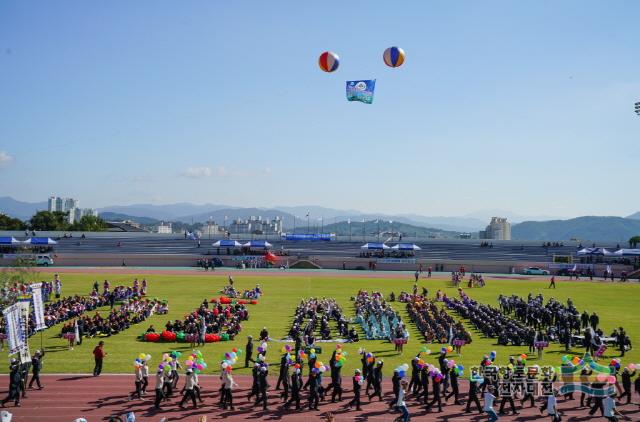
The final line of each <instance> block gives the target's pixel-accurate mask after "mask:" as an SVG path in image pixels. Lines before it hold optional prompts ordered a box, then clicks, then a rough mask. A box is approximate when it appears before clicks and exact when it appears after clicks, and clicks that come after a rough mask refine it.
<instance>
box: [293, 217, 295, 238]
mask: <svg viewBox="0 0 640 422" xmlns="http://www.w3.org/2000/svg"><path fill="white" fill-rule="evenodd" d="M293 234H296V216H295V215H294V216H293Z"/></svg>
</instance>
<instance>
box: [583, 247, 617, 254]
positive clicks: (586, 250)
mask: <svg viewBox="0 0 640 422" xmlns="http://www.w3.org/2000/svg"><path fill="white" fill-rule="evenodd" d="M577 254H578V256H585V255H586V256H621V255H620V254H618V253H617V251H616V252H611V251H609V250H608V249H605V248H584V249H580V250H579V251H578V253H577Z"/></svg>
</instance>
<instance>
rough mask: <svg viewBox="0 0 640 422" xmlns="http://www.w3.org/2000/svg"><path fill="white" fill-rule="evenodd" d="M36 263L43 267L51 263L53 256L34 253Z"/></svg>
mask: <svg viewBox="0 0 640 422" xmlns="http://www.w3.org/2000/svg"><path fill="white" fill-rule="evenodd" d="M36 265H38V266H43V267H48V266H49V265H53V258H51V256H49V255H36Z"/></svg>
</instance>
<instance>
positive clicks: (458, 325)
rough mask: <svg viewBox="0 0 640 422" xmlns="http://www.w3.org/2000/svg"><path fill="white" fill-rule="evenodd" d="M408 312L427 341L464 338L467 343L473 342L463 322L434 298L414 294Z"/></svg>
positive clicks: (449, 340)
mask: <svg viewBox="0 0 640 422" xmlns="http://www.w3.org/2000/svg"><path fill="white" fill-rule="evenodd" d="M407 313H408V314H409V318H411V321H412V322H413V323H414V324H416V327H417V328H418V330H419V331H420V333H422V335H423V336H424V339H425V341H426V342H427V343H448V344H452V343H453V340H454V339H459V340H464V342H465V344H469V343H471V334H470V333H469V332H468V331H467V330H466V329H465V328H464V325H463V324H462V322H460V321H456V320H455V319H453V317H451V316H450V315H449V314H448V313H447V312H446V311H445V310H444V309H442V308H439V307H438V306H437V305H436V303H435V302H434V301H433V300H430V299H428V298H426V297H424V296H414V297H413V298H412V300H411V301H409V302H408V303H407Z"/></svg>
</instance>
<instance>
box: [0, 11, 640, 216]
mask: <svg viewBox="0 0 640 422" xmlns="http://www.w3.org/2000/svg"><path fill="white" fill-rule="evenodd" d="M347 4H348V6H347ZM639 17H640V2H637V1H617V2H598V1H563V2H553V1H517V2H516V1H484V2H476V1H440V2H431V1H430V2H426V1H412V2H382V1H380V2H348V3H345V2H339V1H324V2H299V1H297V2H293V1H292V2H288V1H287V2H284V1H281V2H264V1H252V2H248V1H233V2H227V1H201V2H200V1H185V2H173V1H157V0H156V1H135V2H131V1H109V2H97V1H94V2H91V1H60V2H32V1H14V2H2V3H0V195H11V196H13V197H15V198H17V199H21V200H29V201H36V200H44V199H45V198H46V197H48V196H49V195H50V194H54V193H55V194H58V195H63V196H75V197H78V198H79V199H80V200H81V203H82V204H83V206H94V207H100V206H104V205H110V204H128V203H139V202H153V203H170V202H178V201H188V202H196V203H204V202H213V203H224V204H233V205H238V206H271V205H275V204H283V205H300V204H318V205H325V206H329V207H337V208H355V209H360V210H364V211H370V212H376V211H377V212H389V213H399V212H414V213H419V214H424V215H464V214H467V213H470V212H472V211H477V210H485V209H506V210H511V211H514V212H518V213H521V214H527V215H553V216H575V215H583V214H593V215H628V214H631V213H632V212H635V211H638V210H640V199H639V197H638V195H637V194H632V191H633V190H634V189H637V181H638V179H639V176H638V175H639V172H638V162H639V158H640V147H638V145H639V144H638V141H639V140H640V117H638V116H636V115H635V114H634V113H633V103H634V102H635V101H639V100H640V54H639V51H640V44H639V42H640V41H639V40H640V25H638V18H639ZM392 45H397V46H400V47H402V48H403V49H404V50H405V51H406V54H407V56H406V62H405V64H404V65H403V66H402V67H400V68H397V69H392V68H388V67H386V66H385V65H384V63H383V61H382V52H383V51H384V49H385V48H387V47H389V46H392ZM325 50H331V51H334V52H336V53H337V54H339V56H340V60H341V62H340V68H339V69H338V71H337V72H335V73H332V74H327V73H324V72H321V71H320V70H319V68H318V66H317V57H318V55H319V54H320V53H321V52H323V51H325ZM369 78H371V79H373V78H375V79H377V83H376V94H375V99H374V103H373V104H372V105H365V104H360V103H349V102H347V101H346V99H345V93H344V83H345V81H346V80H349V79H369ZM633 180H635V186H634V184H633V183H631V182H630V181H633Z"/></svg>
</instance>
